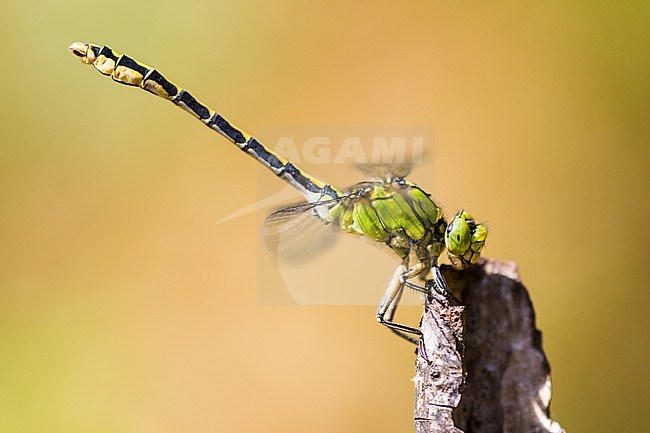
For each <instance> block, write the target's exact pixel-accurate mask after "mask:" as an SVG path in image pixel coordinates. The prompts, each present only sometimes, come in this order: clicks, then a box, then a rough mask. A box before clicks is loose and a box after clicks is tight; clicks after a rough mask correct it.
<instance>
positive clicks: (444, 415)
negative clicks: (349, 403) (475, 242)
mask: <svg viewBox="0 0 650 433" xmlns="http://www.w3.org/2000/svg"><path fill="white" fill-rule="evenodd" d="M442 272H443V275H444V276H445V279H446V280H447V283H448V285H449V288H450V290H451V291H452V292H453V293H454V295H455V296H456V298H458V300H459V301H460V302H461V304H462V305H463V306H456V305H452V304H453V303H454V300H451V301H452V304H450V303H449V301H448V300H446V299H443V298H442V297H440V296H439V295H437V294H431V295H429V296H428V298H427V300H426V302H425V306H424V315H423V319H422V334H423V335H422V338H421V339H420V344H419V347H418V358H417V362H416V375H415V378H414V382H415V431H416V432H417V433H425V432H426V433H430V432H454V433H459V432H465V433H493V432H494V433H496V432H504V433H515V432H516V433H542V432H544V433H547V432H548V433H560V432H564V430H563V429H562V428H561V427H560V425H559V424H558V423H557V422H555V421H553V420H551V419H550V417H549V403H550V399H551V380H550V366H549V364H548V361H547V359H546V356H545V355H544V352H543V350H542V335H541V332H540V331H539V330H537V329H536V328H535V312H534V310H533V306H532V304H531V301H530V297H529V296H528V292H527V290H526V288H525V287H524V286H523V285H522V284H521V281H520V280H519V275H518V273H517V267H516V265H515V264H514V263H512V262H500V261H497V260H481V261H480V262H479V263H478V264H477V265H475V266H473V267H471V268H469V269H467V270H464V271H458V270H455V269H453V268H451V267H447V266H443V269H442ZM461 393H462V398H461Z"/></svg>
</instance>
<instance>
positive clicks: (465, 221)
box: [445, 210, 487, 269]
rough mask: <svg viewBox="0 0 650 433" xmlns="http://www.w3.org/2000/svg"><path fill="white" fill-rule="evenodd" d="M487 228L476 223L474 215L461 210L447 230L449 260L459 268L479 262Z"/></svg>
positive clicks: (446, 243) (446, 239) (446, 242)
mask: <svg viewBox="0 0 650 433" xmlns="http://www.w3.org/2000/svg"><path fill="white" fill-rule="evenodd" d="M486 237H487V228H486V227H485V226H484V225H483V224H476V223H475V222H474V219H473V218H472V216H471V215H470V214H469V213H467V212H465V211H464V210H462V211H459V212H458V213H457V214H456V215H454V218H453V219H452V220H451V222H450V223H449V225H448V226H447V230H446V231H445V245H446V246H447V250H448V252H447V254H448V256H449V260H451V263H452V264H453V265H454V267H456V268H458V269H465V268H467V267H469V266H470V265H472V264H474V263H476V262H477V260H478V258H479V257H480V256H481V250H482V249H483V245H485V238H486Z"/></svg>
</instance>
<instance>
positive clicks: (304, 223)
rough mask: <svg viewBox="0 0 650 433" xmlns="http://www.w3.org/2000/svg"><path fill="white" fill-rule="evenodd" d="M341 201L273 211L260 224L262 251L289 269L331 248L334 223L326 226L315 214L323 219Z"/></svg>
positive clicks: (335, 235)
mask: <svg viewBox="0 0 650 433" xmlns="http://www.w3.org/2000/svg"><path fill="white" fill-rule="evenodd" d="M343 199H345V197H343V198H339V199H333V200H327V201H322V202H318V203H301V204H297V205H293V206H289V207H286V208H282V209H279V210H276V211H275V212H273V213H272V214H270V215H269V216H268V217H267V218H266V221H264V227H263V230H262V234H263V237H264V244H265V246H266V249H267V250H268V251H269V253H270V254H271V255H272V256H273V257H275V258H277V259H278V260H279V261H281V262H283V263H287V264H291V265H298V264H302V263H306V262H309V261H311V260H313V259H315V258H316V257H317V256H319V255H320V254H322V253H323V252H324V251H325V250H326V249H327V248H329V247H330V246H331V245H332V244H334V242H335V241H336V238H337V234H338V231H339V225H338V223H337V221H332V222H326V221H324V220H323V219H321V218H320V217H319V214H320V215H326V214H327V211H328V210H329V209H330V208H331V207H332V206H334V205H335V204H336V203H338V202H339V201H341V200H343Z"/></svg>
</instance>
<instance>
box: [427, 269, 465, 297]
mask: <svg viewBox="0 0 650 433" xmlns="http://www.w3.org/2000/svg"><path fill="white" fill-rule="evenodd" d="M431 274H432V275H431V279H429V280H427V281H426V287H427V289H433V290H435V291H436V293H438V294H439V295H441V296H444V297H445V298H447V299H451V298H453V299H455V300H456V301H458V300H457V299H456V298H455V297H454V294H453V293H451V291H450V290H449V288H448V287H447V282H446V281H445V278H444V277H443V276H442V273H441V272H440V268H439V267H438V265H434V266H432V267H431Z"/></svg>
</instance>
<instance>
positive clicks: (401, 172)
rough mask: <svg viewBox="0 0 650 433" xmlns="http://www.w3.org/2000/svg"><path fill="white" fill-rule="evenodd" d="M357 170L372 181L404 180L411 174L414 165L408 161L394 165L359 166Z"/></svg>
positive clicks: (371, 164)
mask: <svg viewBox="0 0 650 433" xmlns="http://www.w3.org/2000/svg"><path fill="white" fill-rule="evenodd" d="M357 168H358V169H359V170H361V172H362V173H363V174H364V175H365V176H366V177H368V178H370V179H376V180H385V179H393V178H400V179H403V178H405V177H406V176H408V174H409V173H410V172H411V169H412V168H413V163H412V162H410V161H408V162H402V163H394V164H373V163H370V164H358V165H357Z"/></svg>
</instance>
